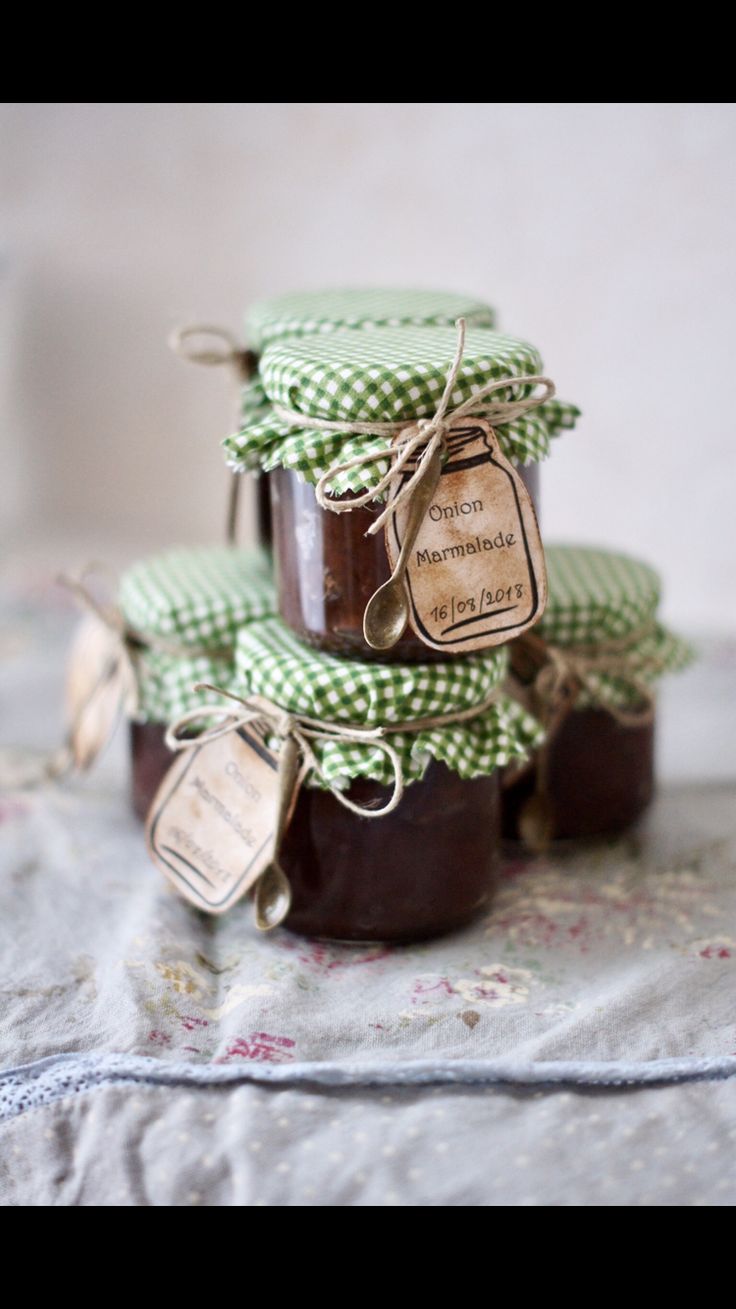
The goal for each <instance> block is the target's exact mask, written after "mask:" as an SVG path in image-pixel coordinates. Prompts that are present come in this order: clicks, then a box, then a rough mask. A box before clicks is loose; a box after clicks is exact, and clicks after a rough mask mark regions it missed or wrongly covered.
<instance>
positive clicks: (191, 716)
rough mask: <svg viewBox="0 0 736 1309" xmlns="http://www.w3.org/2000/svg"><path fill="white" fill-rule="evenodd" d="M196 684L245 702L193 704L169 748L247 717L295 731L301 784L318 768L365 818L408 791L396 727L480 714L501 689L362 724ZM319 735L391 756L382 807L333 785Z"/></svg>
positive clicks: (221, 732) (219, 732)
mask: <svg viewBox="0 0 736 1309" xmlns="http://www.w3.org/2000/svg"><path fill="white" fill-rule="evenodd" d="M193 689H194V690H195V691H210V692H212V693H214V694H215V695H219V696H222V697H223V698H224V699H227V700H230V701H232V702H234V704H236V705H239V706H240V708H239V710H236V711H234V710H233V709H230V708H229V707H227V706H224V705H223V706H218V705H214V706H202V707H201V708H197V709H190V710H189V711H188V712H187V713H184V714H182V715H181V716H180V717H179V718H177V719H176V721H175V722H174V723H172V724H171V725H170V726H169V728H168V729H167V732H166V744H167V746H168V747H169V749H170V750H174V751H178V750H191V749H194V748H195V747H197V746H201V745H205V744H207V743H208V742H210V741H216V740H218V739H219V738H220V737H222V736H226V735H227V734H228V733H229V732H237V731H238V729H239V728H240V727H244V726H246V724H248V723H258V724H260V725H261V726H263V727H265V728H266V730H267V731H268V732H270V733H271V734H272V735H274V736H278V737H281V739H282V740H284V739H286V738H287V737H291V738H292V739H293V740H294V741H295V742H296V744H297V747H298V749H299V753H300V755H301V759H302V769H301V772H300V774H299V780H298V783H297V785H301V782H302V781H303V780H304V778H305V776H306V775H307V774H308V773H310V772H314V773H316V774H317V776H318V777H319V778H320V779H321V781H322V782H323V783H324V785H325V787H326V788H327V790H329V791H330V792H331V793H332V795H334V797H335V799H336V800H337V801H338V802H339V803H340V804H341V805H343V806H344V807H345V808H346V809H350V810H351V811H352V812H353V813H355V814H359V815H360V816H361V817H363V818H382V817H384V816H385V815H386V814H390V813H393V811H394V810H395V809H396V808H397V806H398V805H399V804H400V802H401V799H402V796H403V794H404V789H405V783H404V771H403V766H402V763H401V757H400V755H399V754H398V752H397V751H396V750H395V749H394V747H393V746H392V745H391V744H390V742H389V741H387V740H386V737H387V736H390V735H391V734H395V733H397V732H402V733H403V732H419V731H425V730H427V729H430V728H433V727H444V726H446V725H449V724H452V723H460V722H466V721H468V720H469V719H472V718H477V717H479V716H480V715H481V714H483V713H484V712H485V711H486V710H487V709H489V708H490V706H491V705H492V704H493V703H494V702H495V700H496V699H497V697H498V695H499V694H500V692H499V689H498V688H496V689H494V690H493V691H492V692H491V693H490V694H489V695H488V696H486V698H485V699H484V700H483V701H482V703H481V704H479V705H470V706H466V707H465V708H464V709H457V710H454V711H451V712H450V713H447V714H435V715H431V716H429V717H426V718H418V719H413V720H412V721H410V722H405V723H388V724H385V725H384V726H382V727H360V726H356V725H354V724H352V723H336V722H331V721H327V720H325V719H322V718H310V717H308V716H307V715H306V714H299V713H290V712H289V711H288V710H285V709H283V708H282V706H281V705H278V704H276V703H275V702H274V701H273V700H269V699H268V698H267V697H265V696H259V695H250V696H245V697H241V696H238V695H235V694H234V693H233V692H232V691H226V690H224V689H223V688H222V687H219V686H213V685H212V684H211V683H208V682H198V683H197V685H196V686H195V687H194V688H193ZM203 718H216V719H217V720H218V721H216V722H215V723H213V724H212V725H211V726H209V727H205V728H204V729H203V730H202V731H201V732H200V733H198V734H197V735H196V736H183V735H182V733H183V732H184V731H186V730H187V729H188V728H190V727H191V726H192V725H193V724H194V723H196V722H201V720H202V719H203ZM316 741H336V742H339V743H341V744H344V745H372V746H374V747H376V748H377V749H378V750H380V751H381V752H382V753H383V754H384V755H385V756H386V758H387V759H388V761H389V763H390V765H391V769H392V774H393V782H392V790H391V795H390V797H389V799H388V800H387V801H386V803H385V804H384V805H382V806H381V807H380V808H377V809H373V808H372V809H366V808H364V806H363V805H359V804H356V803H355V802H354V801H353V800H351V799H350V798H349V796H347V795H346V794H345V792H344V791H341V790H340V788H339V787H337V786H333V784H332V783H331V782H330V781H328V780H327V778H326V777H325V776H324V773H323V771H322V768H321V766H320V763H319V760H318V758H317V756H316V754H315V753H314V750H313V748H312V744H311V743H312V742H316Z"/></svg>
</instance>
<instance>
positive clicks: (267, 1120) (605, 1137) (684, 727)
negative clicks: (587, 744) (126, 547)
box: [0, 590, 736, 1205]
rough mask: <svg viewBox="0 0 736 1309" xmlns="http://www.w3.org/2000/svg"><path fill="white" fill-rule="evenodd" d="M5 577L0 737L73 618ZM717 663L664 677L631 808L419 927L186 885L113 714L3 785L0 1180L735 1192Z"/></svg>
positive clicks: (46, 735)
mask: <svg viewBox="0 0 736 1309" xmlns="http://www.w3.org/2000/svg"><path fill="white" fill-rule="evenodd" d="M11 598H12V603H11V604H10V605H9V607H8V622H7V624H6V626H5V629H4V635H3V637H2V639H1V640H0V669H1V670H2V673H3V691H2V697H3V723H4V733H3V734H4V736H5V739H6V740H15V741H18V740H20V739H22V740H24V741H30V742H31V743H35V744H38V745H41V744H42V743H44V742H45V743H47V744H49V743H52V742H53V741H54V739H55V735H54V734H55V733H56V732H58V728H59V722H58V718H59V711H58V690H59V682H60V676H61V673H60V658H61V652H62V651H63V646H64V642H65V640H66V638H67V634H68V630H69V624H70V615H69V613H68V612H67V610H66V608H65V606H64V603H63V602H62V601H60V600H59V601H57V599H56V597H55V595H54V593H52V592H48V593H47V592H46V591H44V590H40V591H39V592H37V593H34V594H32V595H30V596H29V595H28V594H26V593H21V594H16V595H15V596H14V597H11ZM735 682H736V653H735V652H734V648H733V647H732V646H731V645H729V644H727V643H713V644H711V645H709V646H708V647H707V649H706V651H705V658H704V661H703V662H701V665H700V666H699V668H697V669H695V670H693V672H692V673H688V674H686V675H685V676H683V677H682V678H681V679H680V680H679V682H673V683H672V686H671V688H669V689H668V691H667V692H666V694H665V697H664V701H663V705H662V715H663V731H662V742H663V746H664V751H665V753H664V758H663V760H662V765H663V766H662V772H663V775H664V777H665V785H664V786H663V789H662V792H661V794H660V797H659V799H658V801H657V804H656V805H655V807H654V809H653V811H652V813H651V815H650V816H649V818H648V819H647V820H646V822H645V823H644V824H643V825H642V827H641V828H640V829H639V830H637V831H636V832H635V833H633V834H631V835H630V836H629V837H627V838H626V839H624V840H621V841H618V842H615V843H609V844H604V845H603V846H596V847H590V848H588V849H582V850H577V851H568V852H564V853H562V854H560V855H557V854H555V855H554V856H551V857H549V858H545V859H538V860H531V861H527V860H521V859H516V860H509V861H507V864H506V867H505V870H504V876H503V880H502V884H501V888H500V891H499V894H498V896H497V899H496V901H495V903H494V905H493V908H492V911H491V912H490V913H489V914H488V915H487V916H486V917H485V918H484V919H482V920H481V921H480V922H479V923H478V924H477V925H475V926H474V927H472V928H470V929H468V930H467V931H465V932H462V933H460V934H458V935H455V936H453V937H451V938H449V939H447V940H444V941H440V942H437V943H433V944H428V945H422V946H419V947H411V948H401V949H385V948H378V947H377V948H365V947H356V948H351V947H348V946H329V945H325V944H318V943H314V942H309V941H304V940H301V939H299V938H296V937H293V936H291V935H289V934H288V933H286V932H280V933H278V934H276V935H274V936H272V937H266V938H264V937H261V936H259V935H257V934H256V932H255V930H254V928H253V926H252V922H251V910H250V906H249V905H248V904H245V905H242V906H240V907H238V908H237V909H236V910H234V911H233V912H232V913H231V914H230V915H228V916H227V917H226V918H224V919H223V920H219V921H218V920H213V919H207V918H204V917H202V916H200V915H197V914H196V913H193V912H192V911H190V909H189V908H188V907H187V906H186V905H185V904H184V903H183V902H182V901H181V900H179V899H178V898H177V897H176V895H175V894H174V893H173V892H170V891H169V890H168V889H167V888H166V886H165V885H164V883H163V881H162V880H161V879H160V877H159V875H158V874H157V873H156V871H155V870H154V869H153V868H152V866H151V865H150V863H149V862H148V860H147V857H146V855H145V852H144V849H143V842H142V833H141V829H140V827H139V825H138V824H137V823H136V822H135V820H134V819H133V818H132V817H131V815H130V813H129V812H128V809H127V807H126V797H125V790H124V788H125V784H126V778H125V758H124V755H125V750H124V738H123V734H120V735H119V739H118V740H117V742H116V743H115V746H114V747H113V749H112V750H111V751H110V752H109V754H108V755H107V757H106V758H105V759H104V760H103V761H102V762H101V764H100V766H99V768H98V769H97V770H96V772H95V773H94V774H93V775H92V776H90V777H88V778H86V779H81V780H79V779H78V780H75V781H73V782H71V783H67V784H65V785H63V786H56V787H53V788H50V789H48V790H46V791H43V792H41V791H35V792H24V793H20V792H15V793H8V794H6V795H5V797H4V798H3V799H2V801H0V842H1V844H0V992H1V993H2V1004H1V1005H0V1199H1V1200H3V1201H4V1202H5V1203H6V1204H11V1205H52V1204H61V1205H66V1204H84V1205H127V1204H131V1205H138V1204H153V1205H174V1204H176V1205H178V1204H183V1205H189V1204H204V1205H233V1204H237V1205H239V1204H254V1205H257V1204H262V1205H271V1204H274V1205H337V1204H347V1205H385V1204H388V1205H392V1204H404V1205H466V1204H467V1205H469V1204H480V1205H568V1204H571V1205H579V1204H606V1205H609V1204H610V1205H626V1204H644V1205H654V1204H672V1205H682V1204H688V1205H689V1204H707V1205H712V1204H733V1203H734V1200H736V1168H734V1163H735V1162H736V1077H735V1076H734V1074H736V871H735V869H734V846H735V844H736V841H735V838H736V806H735V805H734V800H735V799H736V785H734V784H733V783H732V782H730V781H729V780H728V774H729V773H730V772H731V765H732V762H733V761H732V758H729V756H728V750H729V748H730V746H729V742H731V741H732V740H733V739H734V736H735V735H736V734H734V733H733V730H732V728H733V723H732V722H731V723H730V725H729V724H728V721H727V716H726V715H727V702H726V697H727V695H728V693H729V691H730V693H731V696H732V693H733V686H734V683H735ZM731 703H733V700H731ZM698 704H700V705H701V709H700V711H698ZM724 719H725V720H726V721H725V723H724ZM688 724H689V728H688ZM704 724H705V725H709V726H710V728H711V729H712V730H711V733H710V736H709V738H708V742H706V740H705V727H704ZM713 730H715V732H716V749H715V752H714V747H713V734H712V732H713ZM719 732H720V733H722V740H723V748H722V749H721V747H720V746H719V745H718V741H719V739H721V738H719V736H718V733H719Z"/></svg>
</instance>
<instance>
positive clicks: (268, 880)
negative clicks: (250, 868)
mask: <svg viewBox="0 0 736 1309" xmlns="http://www.w3.org/2000/svg"><path fill="white" fill-rule="evenodd" d="M298 774H299V747H298V745H297V743H296V741H295V740H294V738H293V737H292V736H287V737H285V738H284V740H283V741H282V743H281V749H280V751H279V807H278V811H277V814H276V826H275V830H274V838H273V848H274V856H273V859H272V860H271V863H270V864H269V865H268V867H267V868H266V869H264V871H263V873H262V874H261V876H260V877H259V879H258V881H257V883H256V890H255V901H256V926H257V927H258V928H259V930H260V931H262V932H267V931H270V930H271V928H273V927H278V925H279V923H282V922H283V921H284V919H285V918H286V915H287V914H288V912H289V910H290V908H291V887H290V885H289V879H288V877H287V876H286V873H285V872H284V870H283V868H282V867H281V865H280V863H279V857H278V852H279V849H280V847H281V838H282V837H283V835H284V832H285V830H286V820H287V818H288V816H289V808H290V806H291V799H292V796H293V794H294V787H295V785H296V780H297V776H298Z"/></svg>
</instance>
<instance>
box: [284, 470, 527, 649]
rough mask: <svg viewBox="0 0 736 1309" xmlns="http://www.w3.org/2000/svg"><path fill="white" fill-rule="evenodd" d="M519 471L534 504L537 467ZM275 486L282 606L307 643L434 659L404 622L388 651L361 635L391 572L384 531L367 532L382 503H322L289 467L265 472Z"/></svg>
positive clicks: (287, 621) (327, 647) (325, 646)
mask: <svg viewBox="0 0 736 1309" xmlns="http://www.w3.org/2000/svg"><path fill="white" fill-rule="evenodd" d="M518 472H519V474H520V476H521V478H522V481H523V482H524V484H525V486H526V487H527V489H528V491H529V493H530V495H531V497H532V499H533V501H534V504H535V508H537V509H538V503H539V494H538V486H539V468H538V466H537V465H536V464H531V465H530V466H529V467H528V468H519V469H518ZM267 477H268V481H269V483H270V487H271V507H272V519H273V540H274V552H275V559H276V577H277V583H278V593H279V612H280V614H281V617H282V618H283V620H284V622H285V623H286V624H287V626H288V627H290V628H291V629H292V631H293V632H295V633H296V634H297V636H299V637H301V639H302V640H303V641H306V642H307V644H308V645H312V646H316V647H317V648H318V649H319V650H327V651H329V652H330V653H332V654H342V655H347V656H356V655H357V656H358V657H359V658H364V659H371V660H376V659H378V660H382V661H384V662H394V663H437V662H439V661H441V660H443V659H447V658H448V656H447V655H446V654H443V652H442V651H439V650H433V649H431V648H430V647H429V646H427V645H425V644H424V642H423V641H420V639H419V637H418V636H415V634H414V633H413V631H412V630H411V628H410V627H407V629H406V632H405V633H404V636H402V638H401V640H400V641H398V642H397V643H396V645H395V646H393V647H392V649H391V650H388V651H383V652H379V651H376V650H373V649H372V648H371V646H369V645H368V644H367V642H366V641H365V639H364V637H363V614H364V613H365V608H366V605H367V604H368V601H369V600H370V598H371V596H372V595H373V593H374V591H377V590H378V587H379V586H381V585H382V584H383V583H384V582H386V581H388V578H389V577H390V575H391V569H390V567H389V562H388V557H387V554H386V544H385V541H384V534H383V531H380V532H377V533H376V534H375V536H366V532H367V530H368V528H369V527H370V526H371V523H372V522H373V521H374V518H375V517H376V515H377V514H379V513H380V511H381V506H380V505H378V506H376V507H373V506H370V507H365V508H362V509H353V510H351V511H350V512H349V513H343V514H335V513H331V512H330V510H329V509H321V508H320V506H319V505H318V503H317V499H316V496H315V493H314V487H313V486H311V485H309V484H308V483H306V482H301V481H300V480H299V478H298V477H297V474H296V473H294V472H292V471H291V470H290V469H286V468H277V469H276V470H275V471H274V472H272V473H268V474H267Z"/></svg>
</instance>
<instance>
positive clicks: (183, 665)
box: [135, 650, 235, 723]
mask: <svg viewBox="0 0 736 1309" xmlns="http://www.w3.org/2000/svg"><path fill="white" fill-rule="evenodd" d="M135 666H136V678H137V682H138V706H137V711H136V714H135V717H136V719H137V720H138V722H143V723H171V722H173V720H174V719H175V718H178V717H179V715H180V714H184V713H187V712H188V711H189V710H190V709H200V708H203V707H204V706H206V705H209V704H214V705H217V707H218V709H219V708H220V706H221V705H222V700H221V699H220V697H219V696H213V695H208V694H204V693H201V692H195V691H194V690H193V689H192V688H193V687H194V686H195V684H196V683H197V682H210V683H211V684H212V685H213V686H230V685H232V681H233V677H234V675H235V664H234V662H233V659H232V657H230V658H218V659H214V658H208V657H207V656H206V655H194V656H192V657H191V658H189V659H183V658H177V657H175V656H173V655H165V654H160V653H158V652H157V651H154V650H144V651H141V652H140V653H139V654H138V655H137V656H136V661H135ZM203 721H206V719H203Z"/></svg>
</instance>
